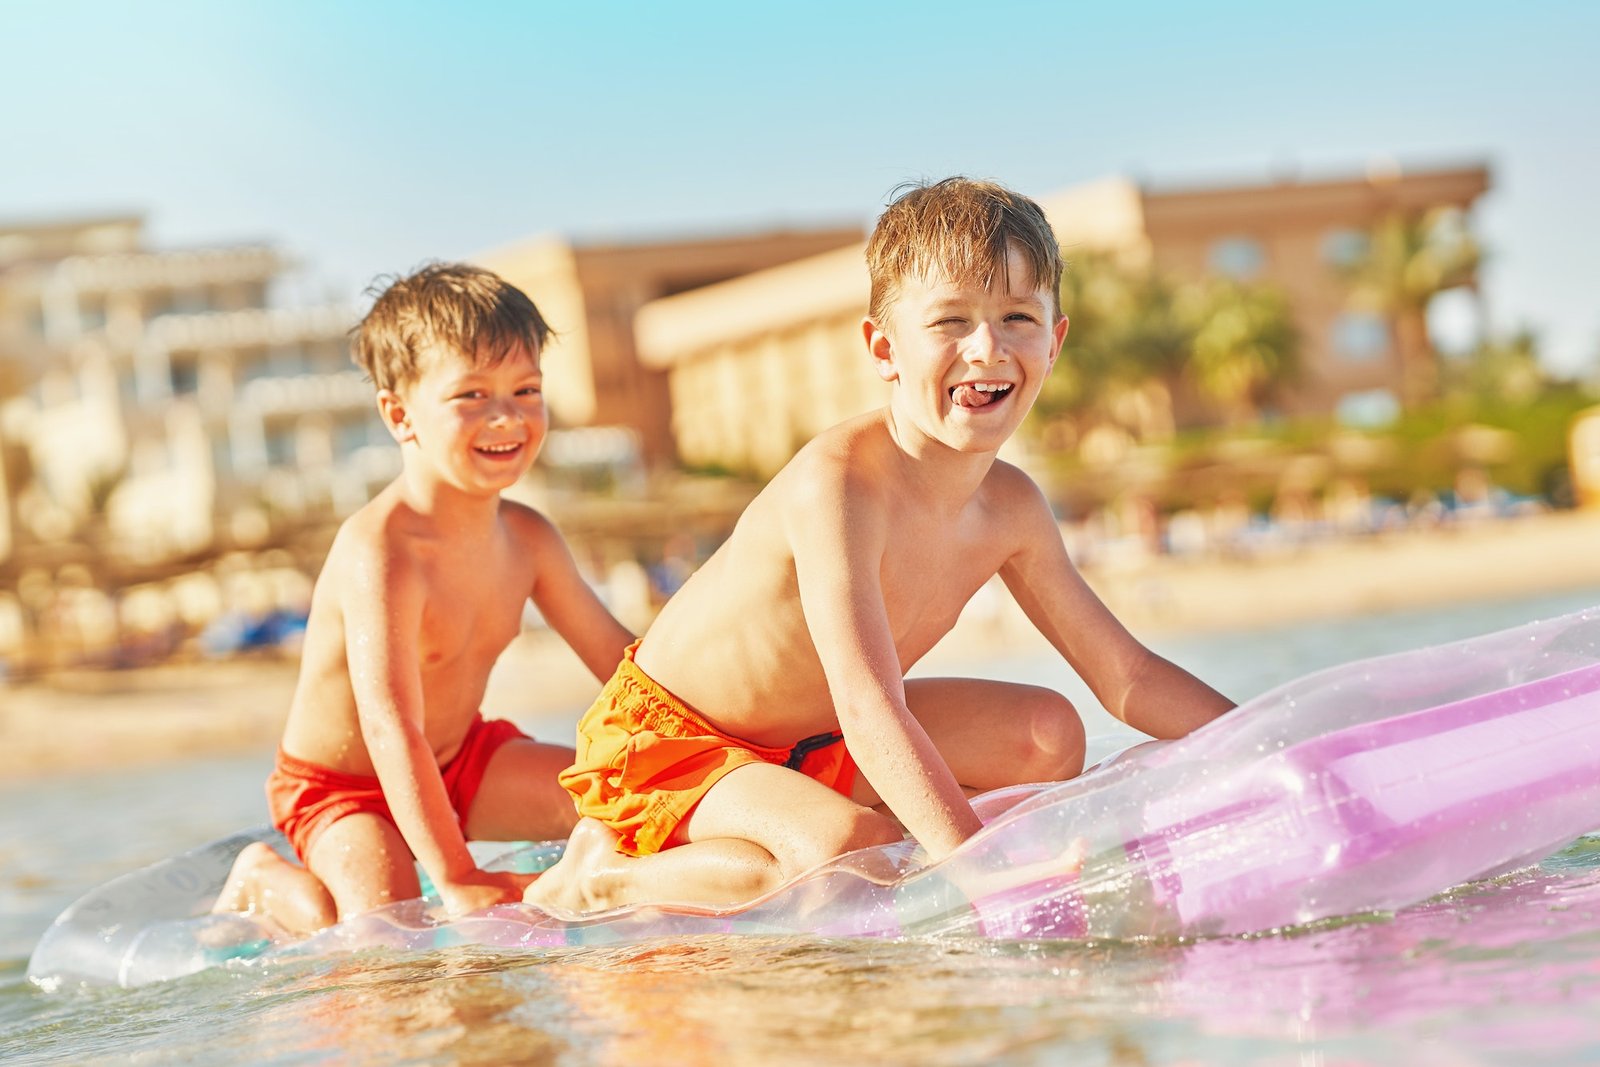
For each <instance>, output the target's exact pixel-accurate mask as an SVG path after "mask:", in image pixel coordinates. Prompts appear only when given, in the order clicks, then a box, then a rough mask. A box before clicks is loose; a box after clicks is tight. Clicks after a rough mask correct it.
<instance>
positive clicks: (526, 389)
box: [517, 385, 544, 396]
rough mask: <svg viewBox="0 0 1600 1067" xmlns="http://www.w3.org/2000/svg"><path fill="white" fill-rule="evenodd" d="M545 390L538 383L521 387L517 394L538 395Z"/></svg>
mask: <svg viewBox="0 0 1600 1067" xmlns="http://www.w3.org/2000/svg"><path fill="white" fill-rule="evenodd" d="M543 391H544V390H542V389H540V388H539V387H538V386H537V385H524V386H523V387H522V388H521V389H518V390H517V395H518V396H538V395H539V394H540V393H542V392H543Z"/></svg>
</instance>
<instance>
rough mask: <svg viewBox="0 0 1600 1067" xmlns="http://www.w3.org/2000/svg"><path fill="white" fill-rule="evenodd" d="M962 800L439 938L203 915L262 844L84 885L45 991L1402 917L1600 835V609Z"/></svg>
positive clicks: (403, 909)
mask: <svg viewBox="0 0 1600 1067" xmlns="http://www.w3.org/2000/svg"><path fill="white" fill-rule="evenodd" d="M973 803H974V807H975V808H976V809H977V810H978V813H979V815H980V816H981V817H982V818H983V820H984V823H985V826H984V829H983V830H982V832H980V833H979V834H977V835H976V836H974V837H973V838H972V839H971V840H969V841H967V842H966V843H965V844H964V845H962V847H961V848H959V849H957V850H956V851H955V852H954V853H953V854H951V855H950V856H949V857H947V858H946V859H945V860H943V861H942V862H940V863H936V864H931V865H930V864H926V863H925V862H924V857H923V856H922V855H921V853H920V851H919V850H918V849H917V847H916V846H915V845H914V843H912V842H909V841H907V842H902V843H900V844H897V845H892V846H888V847H884V848H876V849H865V850H862V851H859V852H854V853H851V854H849V855H846V856H842V857H839V858H838V859H835V860H833V861H830V862H829V863H826V864H824V865H822V866H820V867H818V868H816V869H814V870H812V871H810V872H809V873H807V874H804V875H802V876H800V877H798V878H796V879H794V880H793V881H791V882H789V883H788V884H786V885H784V886H782V887H781V888H779V889H778V890H776V891H774V892H773V893H771V894H769V895H768V896H766V897H764V898H762V899H760V900H758V901H756V902H754V903H752V904H750V905H748V906H745V907H741V908H738V909H732V910H726V911H712V910H707V909H704V908H695V907H686V906H685V907H679V906H673V905H666V904H663V905H652V906H644V907H630V908H621V909H616V910H614V911H609V912H604V913H599V914H593V915H587V916H556V915H550V914H547V913H545V912H543V911H540V910H538V909H536V908H533V907H531V906H525V905H501V906H499V907H495V908H491V909H488V910H486V911H483V912H479V913H476V914H474V915H471V916H467V917H464V918H460V919H457V920H455V921H451V922H444V921H438V920H436V919H435V918H433V917H432V915H431V913H430V910H429V902H428V901H427V900H425V899H424V900H417V901H408V902H404V903H400V904H396V905H393V906H391V907H388V908H384V909H380V910H378V911H375V912H372V913H369V914H366V915H362V916H358V917H356V918H353V919H350V920H347V921H345V922H343V923H340V924H339V925H338V926H335V927H333V928H331V929H328V930H325V931H323V932H321V933H319V934H317V935H315V936H313V937H311V938H307V939H302V940H298V941H296V940H293V939H290V938H288V937H286V936H284V935H283V934H282V933H281V932H280V931H277V930H275V929H274V928H272V927H271V926H270V925H268V924H265V923H262V922H258V921H256V920H254V919H251V918H247V917H244V916H236V915H221V916H214V915H209V914H206V909H207V908H209V906H210V904H211V903H212V901H213V900H214V899H215V897H216V894H217V893H218V892H219V890H220V889H221V886H222V883H223V881H224V879H225V877H226V875H227V872H228V870H229V868H230V866H231V864H232V862H233V857H234V856H235V855H236V854H237V853H238V852H239V850H240V849H242V848H243V847H244V846H245V845H246V844H248V843H250V842H252V841H256V840H265V841H268V842H270V843H272V844H273V845H274V847H277V848H279V849H280V850H283V849H285V847H286V846H285V845H284V843H283V840H282V838H281V837H279V836H278V835H277V834H275V833H274V832H272V831H270V830H263V831H251V832H246V833H241V834H237V835H234V836H232V837H229V838H226V839H224V840H221V841H217V842H214V843H212V844H210V845H207V846H205V847H203V848H200V849H196V850H194V851H192V852H189V853H185V854H184V855H181V856H177V857H175V858H173V859H170V860H166V861H163V862H161V863H157V864H155V865H153V866H151V867H148V868H146V869H144V870H141V871H137V872H134V873H132V874H128V875H125V876H123V877H121V878H118V879H115V880H113V881H111V882H109V883H107V884H106V885H104V886H101V887H100V888H98V889H95V890H93V891H92V892H90V893H88V894H87V895H85V896H84V897H83V898H82V899H80V900H79V901H77V902H76V903H74V904H73V905H72V906H71V907H69V908H68V909H67V910H66V911H64V912H63V913H62V914H61V915H60V917H59V918H57V919H56V921H55V923H54V924H53V925H52V926H51V927H50V928H49V929H48V930H47V932H46V933H45V934H44V936H43V937H42V938H41V939H40V941H39V944H38V946H37V947H36V948H35V950H34V953H33V956H32V958H31V960H30V961H29V964H28V974H29V977H30V978H31V979H33V980H34V981H35V982H36V983H37V984H40V985H43V986H46V987H50V986H53V985H56V984H59V983H60V982H63V981H79V982H87V983H94V984H117V985H123V986H134V985H140V984H144V983H148V982H153V981H161V980H165V979H170V978H175V977H179V976H182V975H186V974H191V973H194V972H196V971H199V970H202V969H205V968H207V967H211V966H216V965H218V964H221V963H225V962H228V961H230V960H241V959H273V958H286V957H291V956H301V955H308V954H311V955H325V954H331V953H338V952H346V951H352V950H357V949H361V948H371V947H388V948H393V949H399V950H431V949H438V948H444V947H449V946H455V945H483V946H491V947H495V948H502V949H509V950H515V949H519V948H528V949H535V948H547V947H553V946H562V945H598V944H614V943H621V942H630V941H639V940H644V939H647V938H684V937H692V936H695V935H697V934H708V933H716V934H729V933H748V934H758V935H759V934H785V935H789V934H814V935H817V936H822V937H902V936H964V937H990V938H1007V939H1052V938H1090V937H1092V938H1135V937H1146V936H1206V935H1225V934H1244V933H1254V932H1260V931H1272V930H1277V929H1281V928H1285V927H1291V926H1297V925H1301V924H1305V923H1309V922H1313V921H1316V920H1319V919H1324V918H1328V917H1331V916H1338V915H1350V914H1356V913H1363V912H1375V911H1376V912H1382V911H1391V910H1394V909H1397V908H1400V907H1403V906H1405V905H1408V904H1412V903H1415V902H1418V901H1421V900H1424V899H1426V898H1428V897H1430V896H1433V895H1435V894H1437V893H1439V892H1441V891H1442V890H1445V889H1448V888H1450V887H1452V886H1456V885H1459V884H1461V883H1464V882H1469V881H1474V880H1477V879H1482V878H1488V877H1492V876H1495V875H1497V874H1501V873H1504V872H1506V871H1509V870H1513V869H1515V868H1518V867H1521V866H1526V865H1528V864H1532V863H1535V862H1537V861H1538V860H1540V859H1542V858H1543V857H1545V856H1547V855H1549V854H1551V853H1553V852H1555V851H1557V850H1559V849H1560V848H1562V847H1564V846H1565V845H1567V844H1568V843H1570V842H1571V841H1572V840H1574V839H1575V838H1577V837H1579V836H1582V835H1583V834H1585V833H1587V832H1589V831H1592V830H1594V829H1596V828H1597V827H1600V608H1595V609H1590V610H1588V611H1584V612H1579V613H1576V614H1573V615H1568V616H1564V617H1561V618H1557V619H1551V620H1548V621H1544V622H1538V623H1533V624H1530V625H1527V626H1523V627H1519V628H1517V629H1512V630H1507V631H1503V632H1500V633H1495V634H1490V635H1487V636H1483V637H1478V638H1473V639H1469V640H1465V641H1459V642H1455V643H1451V644H1446V645H1440V646H1436V647H1432V648H1425V649H1421V650H1416V651H1410V652H1403V653H1399V654H1394V655H1388V656H1382V657H1378V658H1374V659H1368V660H1361V661H1358V662H1353V663H1349V664H1345V665H1343V666H1339V667H1334V668H1330V669H1328V670H1324V671H1320V672H1318V673H1315V674H1312V675H1308V676H1306V677H1304V678H1301V679H1299V680H1297V681H1294V682H1291V683H1289V684H1287V685H1284V686H1281V687H1279V688H1277V689H1275V690H1273V691H1271V692H1269V693H1266V694H1264V695H1262V696H1260V697H1258V698H1257V699H1255V700H1252V701H1250V702H1249V703H1247V704H1245V705H1243V706H1241V707H1240V708H1238V709H1237V710H1236V711H1233V712H1231V713H1229V714H1228V715H1226V716H1224V717H1223V718H1221V719H1219V720H1217V721H1216V722H1214V723H1212V724H1210V725H1208V726H1206V727H1205V728H1203V729H1201V730H1199V731H1196V732H1195V733H1194V734H1193V735H1191V736H1189V737H1187V738H1184V739H1183V740H1180V741H1174V742H1151V743H1147V744H1144V745H1140V746H1137V747H1135V748H1133V749H1130V750H1128V751H1126V752H1124V753H1122V754H1121V755H1119V756H1116V757H1114V758H1112V759H1110V760H1108V761H1106V762H1104V763H1102V764H1100V765H1099V766H1097V767H1095V768H1093V769H1092V770H1090V771H1088V772H1086V773H1085V774H1083V775H1081V776H1080V777H1078V778H1075V779H1073V780H1071V781H1068V782H1062V783H1051V784H1041V785H1031V786H1017V787H1012V788H1010V789H1004V790H997V791H995V792H992V793H988V794H985V795H983V796H981V797H979V798H977V799H976V800H974V802H973ZM473 849H474V852H475V854H476V855H478V856H479V857H480V862H484V863H485V864H486V865H487V866H490V867H500V868H510V869H518V870H540V869H543V868H544V867H547V866H549V865H550V864H551V863H553V862H554V861H555V859H556V858H557V857H558V856H559V855H560V850H561V845H560V843H559V842H546V843H542V844H536V845H524V846H521V847H517V848H513V849H511V850H509V851H506V846H503V845H502V846H486V845H484V844H482V843H474V845H473ZM497 851H498V853H499V854H498V855H496V852H497ZM1079 855H1081V857H1082V861H1081V864H1079V863H1078V862H1077V860H1076V857H1077V856H1079ZM491 857H493V858H491Z"/></svg>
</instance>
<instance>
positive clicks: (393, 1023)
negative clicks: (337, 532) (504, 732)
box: [0, 589, 1600, 1065]
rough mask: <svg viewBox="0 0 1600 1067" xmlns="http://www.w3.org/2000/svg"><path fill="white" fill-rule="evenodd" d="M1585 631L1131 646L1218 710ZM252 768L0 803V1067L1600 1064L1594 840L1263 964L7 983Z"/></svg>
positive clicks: (867, 944)
mask: <svg viewBox="0 0 1600 1067" xmlns="http://www.w3.org/2000/svg"><path fill="white" fill-rule="evenodd" d="M1595 603H1600V589H1591V590H1579V591H1574V592H1573V593H1571V594H1567V595H1563V596H1558V597H1542V598H1539V599H1536V600H1523V601H1515V602H1494V603H1481V604H1474V605H1470V606H1453V607H1450V608H1446V609H1437V610H1430V611H1414V612H1404V613H1393V614H1386V615H1382V616H1372V617H1366V618H1361V619H1354V620H1344V621H1336V622H1321V623H1315V624H1304V625H1297V626H1291V627H1277V628H1274V629H1272V630H1270V631H1263V632H1236V633H1226V634H1212V635H1204V636H1191V637H1185V638H1182V639H1174V640H1168V641H1159V640H1158V641H1154V642H1152V643H1153V644H1155V645H1156V647H1157V648H1158V650H1159V651H1161V652H1163V653H1164V654H1166V655H1168V656H1170V657H1171V658H1173V659H1175V660H1177V661H1178V662H1180V663H1182V664H1183V665H1185V666H1186V667H1189V668H1190V669H1192V670H1194V671H1195V672H1196V673H1197V674H1199V675H1201V676H1202V677H1204V678H1206V679H1207V680H1208V681H1210V682H1212V683H1213V684H1215V685H1217V686H1218V687H1219V688H1220V689H1222V690H1223V691H1224V692H1227V693H1229V694H1230V695H1232V696H1234V697H1236V698H1238V699H1245V698H1248V697H1251V696H1254V695H1256V694H1258V693H1260V692H1263V691H1265V690H1266V689H1269V688H1271V687H1273V686H1275V685H1277V684H1279V683H1281V682H1284V681H1287V680H1289V679H1291V678H1294V677H1297V676H1299V675H1302V674H1305V673H1308V672H1309V671H1312V670H1316V669H1319V668H1321V667H1325V666H1331V665H1333V664H1336V663H1340V662H1345V661H1348V660H1351V659H1357V658H1362V657H1365V656H1369V655H1377V654H1381V653H1385V652H1393V651H1399V650H1402V649H1409V648H1417V647H1421V646H1424V645H1430V644H1437V643H1439V642H1443V641H1448V640H1454V639H1456V638H1461V637H1467V636H1472V635H1475V634H1479V633H1485V632H1488V631H1491V630H1496V629H1501V628H1504V627H1507V626H1512V625H1516V624H1519V623H1522V622H1527V621H1530V620H1533V619H1538V618H1545V617H1549V616H1552V615H1558V614H1562V613H1564V612H1566V611H1570V610H1574V609H1577V608H1580V607H1585V606H1589V605H1592V604H1595ZM983 673H985V674H988V675H990V676H994V677H1002V678H1008V679H1011V680H1016V681H1030V682H1036V683H1040V684H1047V685H1052V686H1055V687H1057V688H1060V689H1062V690H1063V691H1065V692H1067V693H1068V695H1069V696H1070V697H1071V698H1072V699H1073V700H1074V701H1075V702H1076V703H1078V704H1079V705H1080V707H1083V708H1084V709H1086V719H1087V720H1088V722H1089V726H1090V731H1091V734H1093V735H1094V736H1095V743H1096V746H1097V747H1098V748H1099V749H1100V750H1102V751H1103V750H1108V749H1110V748H1114V747H1116V746H1117V745H1118V744H1120V743H1121V742H1123V741H1125V740H1126V739H1127V735H1126V733H1124V732H1123V731H1121V730H1119V729H1118V728H1117V727H1116V725H1115V724H1114V722H1113V721H1112V720H1110V719H1109V718H1108V717H1106V716H1104V713H1103V712H1099V711H1098V709H1096V708H1094V707H1093V700H1092V698H1091V697H1090V696H1089V694H1088V693H1087V691H1086V690H1085V689H1084V688H1083V687H1082V686H1081V684H1079V683H1077V682H1076V681H1075V680H1074V679H1073V678H1072V677H1071V674H1070V671H1069V670H1068V669H1067V668H1066V667H1065V666H1064V665H1062V664H1061V663H1060V662H1059V660H1056V659H1054V658H1053V657H1041V656H1028V657H1025V658H1017V659H1009V660H1008V659H996V660H993V661H991V662H989V663H987V664H985V665H984V670H983ZM115 713H116V709H115V708H114V707H108V708H107V714H115ZM558 729H559V727H558ZM269 762H270V754H268V753H261V754H258V755H254V756H250V757H243V758H239V757H233V758H226V759H202V760H189V761H186V762H184V763H182V764H174V765H171V766H165V767H154V768H145V769H140V770H136V771H125V772H119V773H111V774H98V775H95V776H93V777H89V776H58V777H50V778H43V779H39V780H37V781H31V782H27V783H24V784H20V785H18V784H7V785H4V786H0V1062H3V1063H8V1064H10V1063H108V1064H109V1063H159V1064H181V1063H196V1064H211V1063H218V1064H221V1063H244V1062H249V1063H267V1064H302V1063H341V1064H343V1063H357V1064H360V1063H371V1064H389V1063H397V1062H405V1063H414V1064H462V1063H465V1064H479V1063H481V1064H501V1063H552V1064H590V1063H604V1064H612V1063H614V1064H634V1063H651V1064H679V1063H681V1064H700V1063H712V1062H719V1063H721V1062H725V1063H775V1064H786V1063H796V1064H799V1063H856V1062H880V1063H886V1064H958V1063H959V1064H964V1063H1002V1064H1034V1063H1038V1064H1046V1063H1062V1062H1072V1063H1082V1064H1178V1063H1229V1064H1257V1063H1259V1064H1280V1063H1304V1064H1328V1065H1332V1064H1341V1065H1342V1064H1361V1063H1371V1064H1415V1065H1431V1064H1506V1065H1512V1064H1516V1065H1520V1064H1525V1063H1530V1062H1538V1063H1551V1064H1586V1063H1593V1062H1596V1061H1600V837H1590V838H1584V839H1581V840H1579V841H1578V842H1576V843H1575V844H1574V845H1573V846H1571V847H1570V848H1568V849H1566V850H1565V851H1563V852H1561V853H1560V854H1558V855H1557V856H1555V857H1553V858H1552V859H1550V860H1548V861H1546V862H1545V863H1544V864H1542V865H1540V866H1539V867H1537V868H1534V869H1531V870H1526V871H1522V872H1518V873H1515V874H1513V875H1509V876H1506V877H1504V878H1502V879H1499V880H1496V881H1493V882H1489V883H1483V884H1478V885H1472V886H1467V887H1463V888H1460V889H1457V890H1455V891H1453V892H1451V893H1447V894H1445V895H1443V896H1441V897H1439V898H1436V899H1434V900H1432V901H1428V902H1426V903H1425V904H1422V905H1419V906H1417V907H1414V908H1410V909H1407V910H1405V911H1402V912H1400V913H1399V914H1397V915H1393V916H1388V915H1383V916H1378V915H1366V916H1356V917H1351V918H1347V919H1343V920H1338V921H1333V922H1328V923H1323V924H1319V925H1316V926H1313V927H1309V928H1305V929H1300V930H1293V931H1288V932H1285V933H1282V934H1277V935H1272V936H1258V937H1250V938H1217V939H1200V940H1159V941H1091V942H1049V943H1038V942H1006V941H978V940H955V941H937V940H906V941H854V942H852V941H837V940H833V941H829V940H820V939H815V938H780V939H773V938H766V939H760V938H723V937H718V938H703V939H697V940H692V941H681V942H657V943H647V944H643V945H633V946H629V947H626V948H606V949H581V950H560V951H547V952H532V953H514V954H512V953H499V952H494V951H490V950H485V949H456V950H449V951H442V952H433V953H426V954H395V953H386V952H382V951H370V952H363V953H359V954H355V955H350V956H345V957H341V958H332V959H320V960H288V961H281V962H279V963H276V964H273V965H271V966H266V967H263V966H253V967H242V968H234V969H226V968H222V969H215V970H212V971H207V972H204V973H202V974H198V975H195V976H193V977H191V978H187V979H182V980H179V981H175V982H169V983H163V984H158V985H154V986H149V987H145V988H141V989H135V990H112V989H75V988H74V989H62V990H56V991H53V992H46V991H42V990H39V989H37V988H35V987H34V986H32V985H30V984H29V983H28V982H27V980H26V979H25V977H24V973H23V972H24V969H25V966H26V961H27V956H28V954H29V952H30V950H31V949H32V946H33V944H34V942H35V941H37V939H38V936H39V934H40V932H41V931H42V930H43V929H44V928H45V927H46V926H47V925H48V923H49V922H50V920H51V919H52V918H53V917H54V916H55V914H56V913H57V912H59V911H60V910H61V908H62V907H64V906H65V905H66V904H68V903H70V902H71V900H72V899H74V898H75V897H77V896H78V895H79V894H81V893H82V892H83V891H85V890H87V889H88V888H90V887H92V886H94V885H97V884H99V883H100V882H103V881H105V880H107V879H108V878H111V877H113V876H115V875H117V874H120V873H123V872H125V871H127V870H130V869H133V868H135V867H138V866H141V865H143V864H145V863H149V862H152V861H154V860H156V859H160V858H163V857H165V856H168V855H171V854H173V853H175V852H178V851H182V850H183V849H186V848H190V847H193V846H195V845H197V844H201V843H204V842H205V841H208V840H211V839H213V838H216V837H220V836H222V835H224V834H226V833H229V832H231V831H234V830H237V829H239V828H241V827H245V826H251V825H257V824H259V823H261V822H262V821H264V802H263V800H262V796H261V781H262V779H263V778H264V777H265V774H266V771H267V768H268V765H269ZM1596 824H1597V828H1600V813H1597V818H1596Z"/></svg>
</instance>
